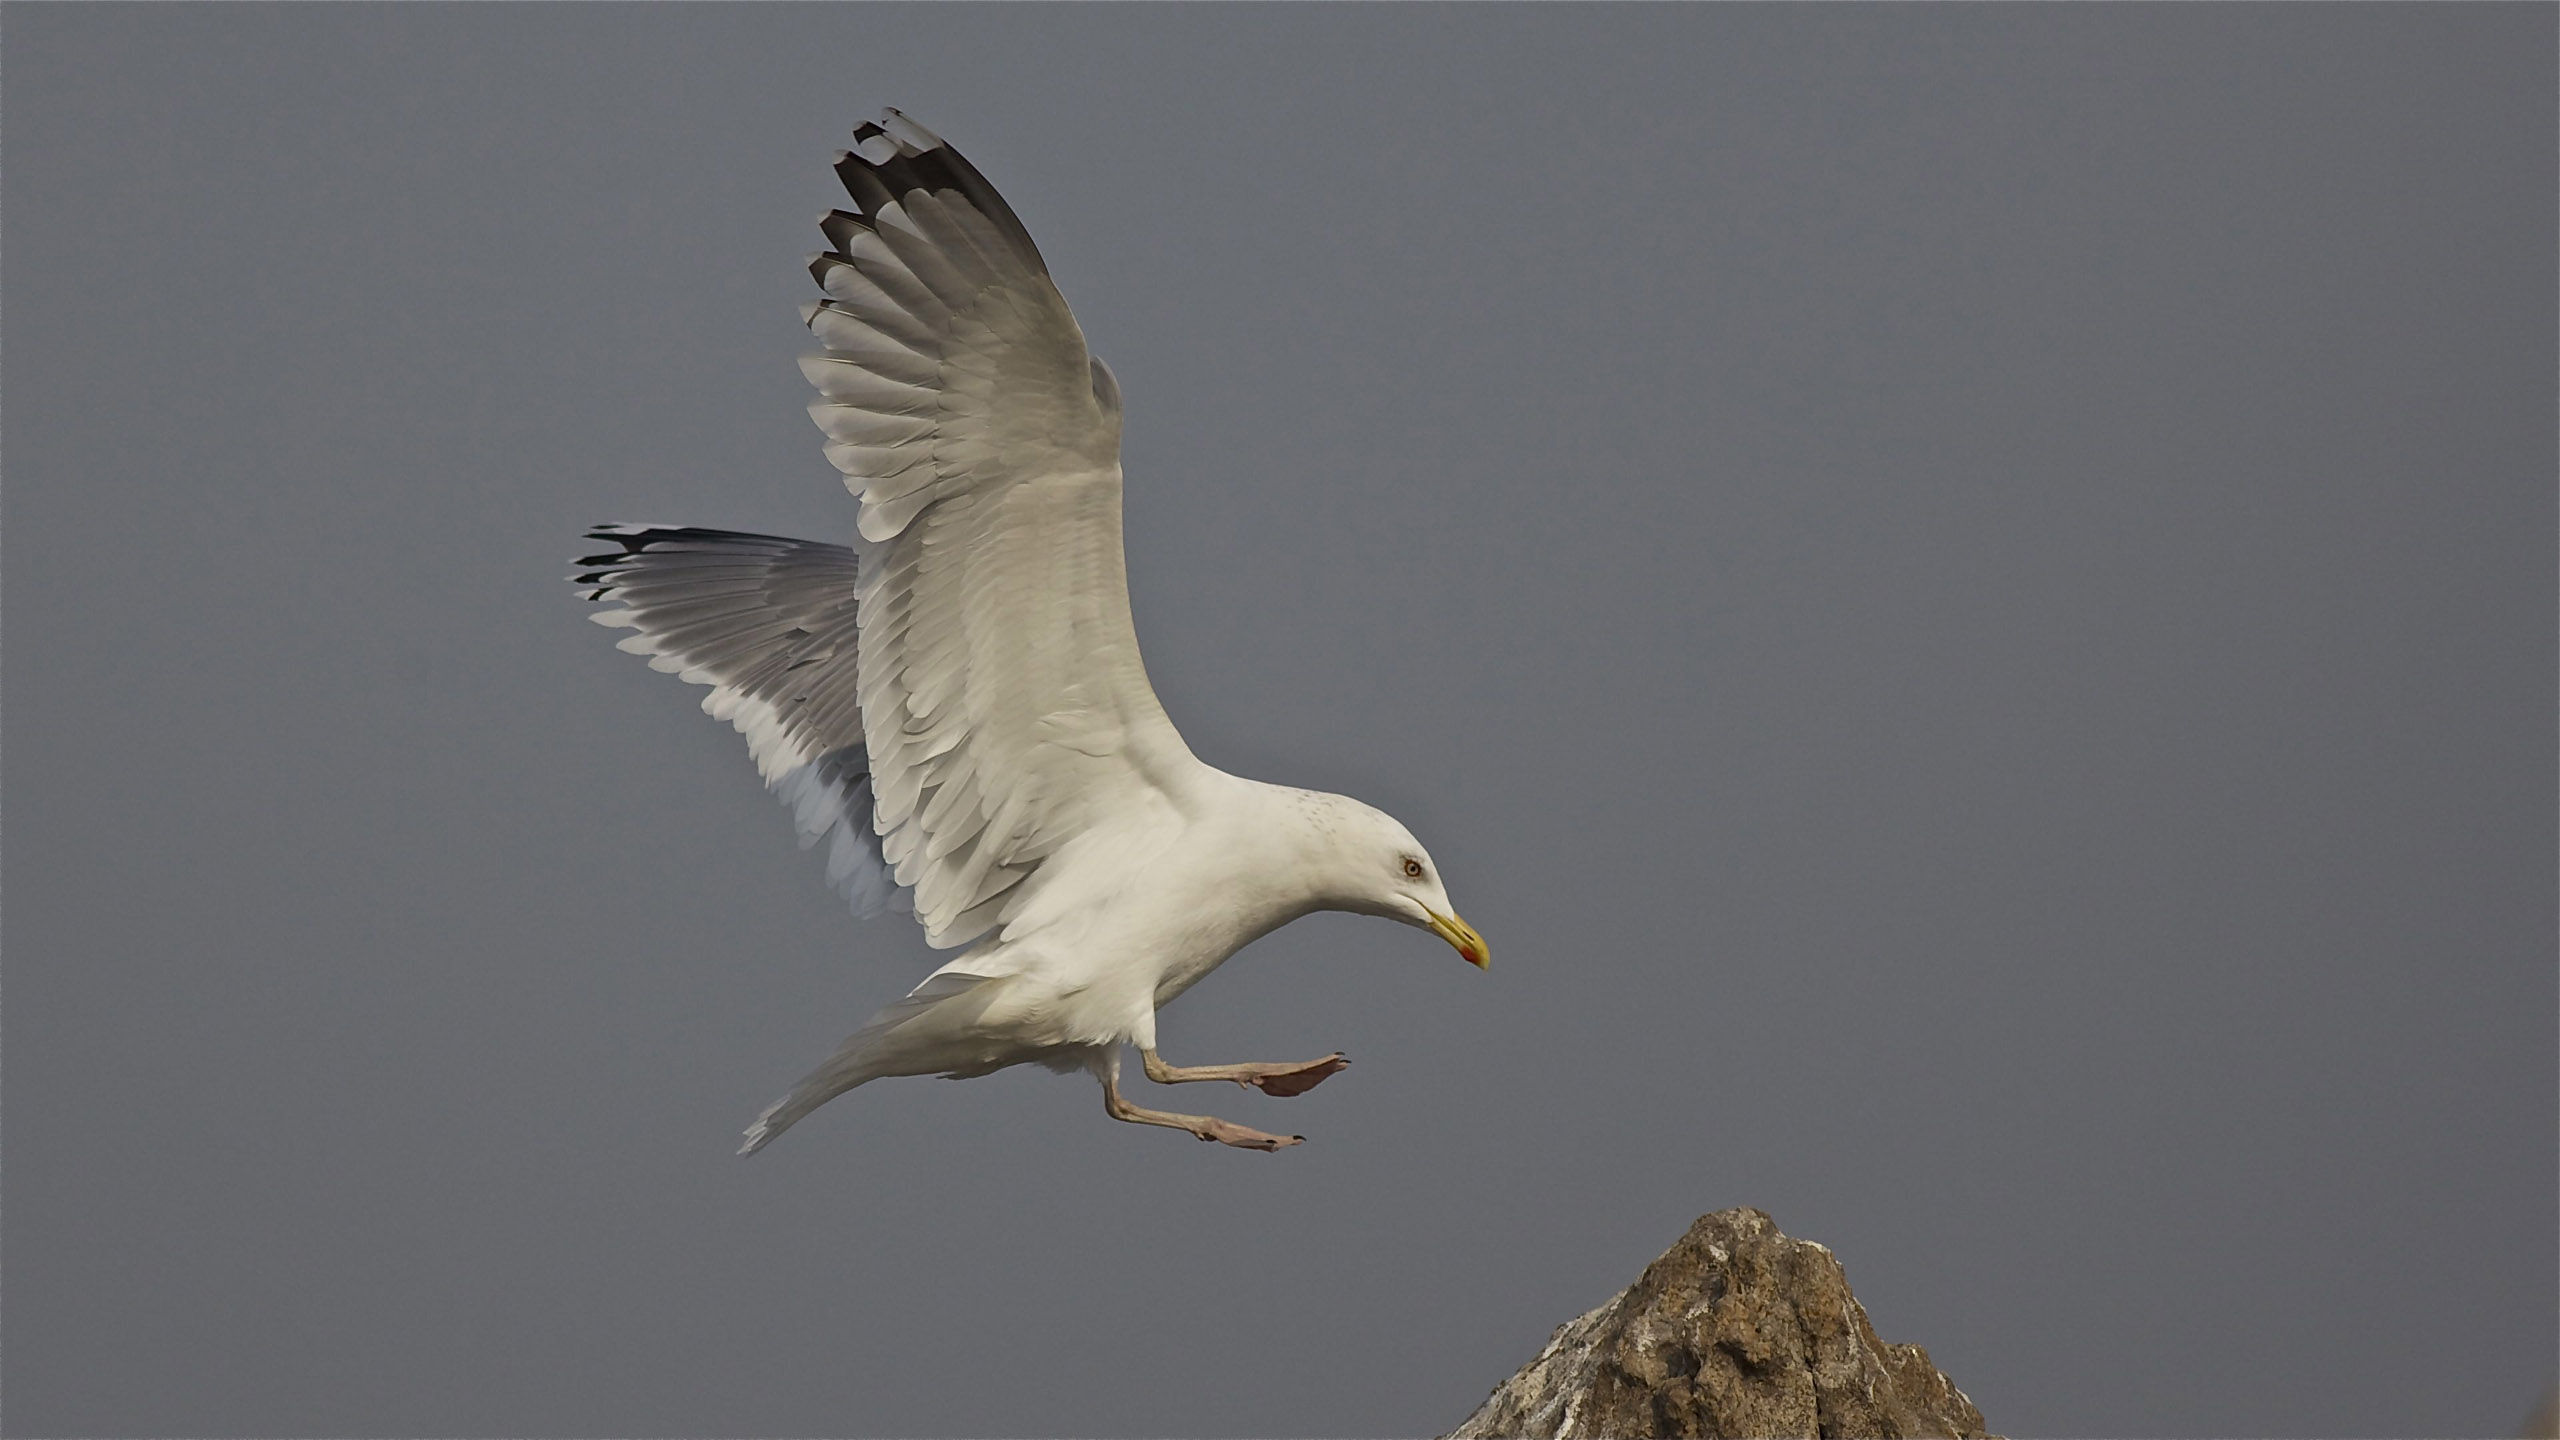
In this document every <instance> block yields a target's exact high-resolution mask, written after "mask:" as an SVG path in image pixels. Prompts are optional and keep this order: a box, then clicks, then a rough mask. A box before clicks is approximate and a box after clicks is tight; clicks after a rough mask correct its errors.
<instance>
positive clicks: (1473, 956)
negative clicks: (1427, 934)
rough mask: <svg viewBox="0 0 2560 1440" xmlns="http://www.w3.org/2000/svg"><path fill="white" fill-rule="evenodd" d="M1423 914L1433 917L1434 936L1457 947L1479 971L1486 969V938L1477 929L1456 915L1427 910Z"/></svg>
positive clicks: (1432, 930)
mask: <svg viewBox="0 0 2560 1440" xmlns="http://www.w3.org/2000/svg"><path fill="white" fill-rule="evenodd" d="M1423 913H1424V914H1426V915H1429V916H1430V917H1431V933H1432V934H1434V935H1437V936H1439V937H1440V938H1441V939H1443V940H1446V941H1448V942H1449V943H1450V944H1452V945H1455V946H1457V947H1458V954H1459V955H1461V956H1463V957H1464V958H1465V959H1466V962H1467V963H1468V964H1470V965H1473V966H1474V967H1476V968H1477V969H1479V970H1481V969H1483V968H1484V962H1485V959H1486V956H1485V949H1484V937H1483V936H1481V935H1479V934H1477V933H1476V927H1474V926H1473V925H1470V924H1468V923H1467V922H1466V921H1464V920H1461V919H1459V918H1458V917H1457V916H1455V915H1443V914H1441V913H1440V912H1438V911H1436V910H1426V911H1424V912H1423Z"/></svg>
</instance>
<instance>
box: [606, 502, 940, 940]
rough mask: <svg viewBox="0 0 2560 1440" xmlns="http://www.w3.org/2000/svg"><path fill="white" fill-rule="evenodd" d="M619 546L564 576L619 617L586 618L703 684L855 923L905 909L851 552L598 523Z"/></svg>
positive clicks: (710, 706) (624, 644)
mask: <svg viewBox="0 0 2560 1440" xmlns="http://www.w3.org/2000/svg"><path fill="white" fill-rule="evenodd" d="M587 538H588V539H590V540H600V541H603V542H605V543H607V544H610V545H612V546H614V547H615V548H614V549H613V550H611V551H608V552H606V553H604V554H599V555H589V556H587V557H586V558H585V559H582V560H580V561H579V562H578V573H577V574H575V575H573V576H571V577H569V578H570V579H571V580H572V581H574V582H575V583H577V584H579V585H582V586H585V587H586V594H587V598H588V599H590V600H598V601H603V602H606V603H608V604H610V605H611V606H612V607H613V608H611V609H609V610H599V611H597V612H595V613H594V614H593V615H592V616H590V617H589V618H590V619H592V620H594V621H595V622H596V623H598V624H600V625H610V626H616V627H620V628H624V629H629V630H632V631H635V632H637V633H635V634H632V635H629V636H626V637H624V638H623V640H622V641H621V648H623V649H625V650H628V651H631V652H633V653H634V654H639V655H646V656H648V657H649V664H650V666H651V667H652V668H654V669H658V670H665V671H669V672H672V673H673V674H675V675H676V676H677V677H678V678H680V679H682V680H684V681H686V682H688V683H690V684H695V685H708V686H710V687H711V693H710V694H708V695H706V696H704V697H703V698H702V708H703V709H704V710H706V711H708V712H709V713H710V714H711V715H713V716H714V717H716V718H718V719H722V720H726V721H728V722H729V723H730V724H731V725H734V726H736V727H737V729H738V732H739V733H740V734H742V735H744V736H746V737H747V749H748V751H749V753H751V754H752V755H754V757H755V762H756V769H757V770H758V771H759V772H760V773H761V774H762V775H763V776H764V783H765V787H766V788H767V789H770V790H774V791H777V792H779V793H780V794H781V796H782V800H783V803H784V804H786V805H789V806H790V807H791V812H792V818H793V820H794V821H795V822H797V824H798V825H799V828H800V844H801V847H802V848H803V849H806V848H808V847H809V846H812V845H815V844H817V843H819V842H820V841H824V842H826V846H827V883H829V884H830V885H833V886H835V887H836V889H838V890H839V891H842V892H843V894H844V896H845V898H846V899H847V900H849V901H851V902H852V904H853V913H855V914H856V915H876V914H878V913H879V912H880V911H882V910H885V909H891V908H899V909H903V908H905V902H906V899H907V897H906V895H905V893H904V892H903V891H901V890H900V889H899V888H898V884H897V881H896V880H895V878H894V877H893V876H892V875H891V874H890V870H889V866H888V863H887V862H886V861H885V860H883V859H882V858H881V854H880V837H879V836H878V835H877V834H876V833H875V832H874V830H873V827H872V823H871V766H870V762H869V760H868V758H867V756H866V755H865V754H864V751H863V739H862V713H861V709H860V704H859V690H858V681H857V676H856V673H855V667H854V648H855V626H854V595H855V583H856V579H857V575H858V568H857V565H856V562H855V560H854V554H853V552H852V551H850V550H848V549H846V548H845V547H843V546H841V545H822V544H820V543H818V542H817V541H815V540H785V539H782V538H780V537H778V536H773V535H740V534H737V533H734V532H732V531H727V530H701V529H696V528H693V527H690V526H672V525H604V526H599V527H597V528H596V529H594V530H591V531H589V532H588V533H587Z"/></svg>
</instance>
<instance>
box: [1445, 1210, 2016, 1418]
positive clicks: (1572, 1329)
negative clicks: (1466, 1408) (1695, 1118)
mask: <svg viewBox="0 0 2560 1440" xmlns="http://www.w3.org/2000/svg"><path fill="white" fill-rule="evenodd" d="M1657 1435H1659V1436H1669V1435H1684V1436H1687V1435H1694V1436H1746V1435H1748V1436H1763V1435H1768V1436H1776V1435H1805V1436H1817V1435H1818V1436H1824V1437H1830V1436H1881V1437H1892V1440H1900V1437H1903V1436H1918V1435H1940V1436H1953V1437H1958V1440H1976V1437H1987V1435H1988V1432H1987V1431H1986V1430H1985V1428H1984V1425H1983V1419H1982V1412H1981V1411H1979V1410H1976V1409H1975V1408H1973V1402H1972V1401H1970V1400H1968V1399H1966V1398H1965V1395H1964V1392H1963V1391H1961V1390H1958V1389H1957V1388H1956V1387H1955V1384H1954V1383H1953V1382H1952V1381H1950V1380H1948V1379H1947V1377H1946V1376H1944V1375H1941V1374H1939V1373H1938V1372H1937V1369H1936V1368H1935V1367H1934V1366H1932V1365H1931V1364H1930V1363H1929V1352H1927V1351H1925V1350H1923V1349H1921V1348H1920V1347H1919V1346H1917V1345H1887V1344H1885V1343H1884V1342H1882V1341H1880V1340H1878V1339H1877V1338H1876V1332H1875V1329H1874V1328H1873V1327H1872V1326H1870V1325H1869V1324H1868V1323H1867V1312H1866V1309H1865V1307H1863V1306H1861V1305H1860V1304H1859V1303H1858V1300H1857V1297H1856V1296H1854V1295H1851V1294H1850V1293H1849V1279H1848V1276H1847V1275H1846V1274H1844V1273H1843V1272H1842V1271H1841V1269H1840V1262H1839V1261H1838V1260H1837V1259H1834V1258H1833V1257H1832V1254H1831V1252H1830V1251H1829V1250H1826V1249H1824V1248H1823V1247H1822V1246H1820V1245H1816V1244H1814V1243H1813V1242H1812V1241H1810V1240H1791V1239H1789V1238H1787V1237H1786V1236H1785V1235H1782V1234H1780V1233H1779V1232H1778V1227H1777V1225H1776V1224H1775V1223H1774V1222H1772V1221H1771V1220H1770V1219H1769V1217H1768V1216H1767V1215H1764V1214H1762V1213H1761V1212H1759V1211H1757V1210H1719V1211H1717V1212H1716V1213H1714V1214H1712V1215H1704V1216H1700V1217H1699V1219H1698V1223H1697V1224H1695V1225H1692V1226H1690V1227H1689V1233H1688V1234H1686V1235H1683V1236H1681V1237H1680V1242H1679V1243H1678V1244H1676V1245H1674V1246H1672V1247H1671V1248H1670V1249H1669V1250H1667V1251H1664V1252H1663V1255H1662V1258H1660V1259H1658V1260H1656V1261H1654V1262H1653V1263H1652V1264H1651V1265H1648V1266H1646V1267H1645V1271H1644V1274H1642V1275H1640V1276H1638V1277H1636V1283H1635V1284H1633V1285H1630V1286H1628V1287H1627V1288H1626V1289H1625V1290H1624V1291H1622V1292H1620V1293H1619V1295H1618V1296H1617V1298H1615V1299H1613V1300H1611V1301H1610V1302H1609V1303H1607V1304H1605V1305H1603V1306H1601V1307H1600V1308H1599V1309H1597V1310H1594V1311H1592V1312H1591V1313H1590V1314H1588V1315H1585V1316H1583V1317H1582V1318H1581V1319H1579V1320H1574V1321H1571V1322H1569V1323H1567V1324H1564V1325H1560V1326H1558V1327H1556V1333H1555V1335H1554V1337H1553V1338H1552V1339H1550V1340H1548V1341H1547V1347H1546V1348H1545V1349H1544V1350H1541V1351H1539V1352H1538V1358H1536V1359H1535V1360H1532V1361H1530V1362H1529V1363H1528V1365H1527V1366H1525V1367H1524V1368H1522V1370H1521V1371H1520V1373H1519V1374H1517V1375H1514V1376H1512V1377H1511V1378H1510V1379H1508V1380H1505V1381H1503V1382H1502V1384H1500V1385H1499V1386H1496V1387H1495V1388H1494V1392H1493V1394H1492V1395H1491V1396H1490V1397H1488V1398H1487V1399H1486V1400H1485V1402H1484V1404H1482V1405H1481V1406H1478V1407H1477V1409H1476V1413H1474V1414H1473V1415H1470V1416H1468V1417H1467V1420H1466V1423H1465V1424H1463V1425H1460V1426H1459V1427H1458V1428H1457V1429H1456V1430H1455V1431H1454V1432H1452V1433H1451V1434H1450V1435H1449V1437H1448V1440H1517V1437H1537V1440H1550V1437H1553V1440H1565V1437H1586V1436H1587V1437H1601V1436H1606V1437H1612V1440H1617V1437H1630V1440H1631V1437H1638V1436H1657Z"/></svg>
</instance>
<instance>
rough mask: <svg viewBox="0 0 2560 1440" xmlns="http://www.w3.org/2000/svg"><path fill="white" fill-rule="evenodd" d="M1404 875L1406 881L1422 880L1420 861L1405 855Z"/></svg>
mask: <svg viewBox="0 0 2560 1440" xmlns="http://www.w3.org/2000/svg"><path fill="white" fill-rule="evenodd" d="M1404 874H1405V878H1406V879H1408V880H1419V879H1421V878H1422V862H1421V861H1419V860H1416V859H1414V858H1413V857H1412V856H1410V855H1407V856H1406V857H1404Z"/></svg>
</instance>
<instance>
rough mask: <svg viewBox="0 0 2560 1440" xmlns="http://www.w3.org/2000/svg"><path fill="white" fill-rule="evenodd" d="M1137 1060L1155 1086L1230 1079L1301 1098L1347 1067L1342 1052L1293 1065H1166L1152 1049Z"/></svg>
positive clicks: (1266, 1092) (1349, 1064)
mask: <svg viewBox="0 0 2560 1440" xmlns="http://www.w3.org/2000/svg"><path fill="white" fill-rule="evenodd" d="M1138 1058H1139V1059H1141V1060H1143V1061H1145V1062H1146V1065H1147V1078H1148V1079H1150V1080H1153V1081H1154V1082H1156V1083H1157V1084H1159V1085H1187V1084H1190V1083H1191V1082H1192V1081H1194V1080H1233V1081H1234V1082H1236V1083H1237V1084H1239V1085H1249V1086H1252V1087H1253V1088H1255V1089H1258V1090H1260V1091H1261V1092H1262V1093H1263V1094H1265V1095H1304V1094H1306V1093H1307V1092H1308V1091H1310V1090H1313V1089H1314V1088H1316V1087H1317V1086H1318V1085H1321V1084H1323V1083H1324V1082H1325V1080H1326V1078H1327V1077H1328V1076H1333V1075H1339V1074H1341V1073H1342V1072H1343V1071H1345V1070H1348V1069H1350V1068H1351V1062H1350V1061H1348V1060H1345V1059H1343V1058H1342V1052H1341V1051H1339V1050H1336V1051H1334V1052H1333V1053H1332V1054H1330V1055H1326V1056H1323V1057H1320V1058H1318V1059H1314V1060H1309V1061H1306V1062H1304V1063H1302V1064H1297V1065H1167V1064H1166V1063H1164V1057H1163V1056H1161V1055H1158V1054H1157V1053H1156V1052H1155V1051H1154V1050H1152V1049H1145V1048H1141V1049H1140V1050H1139V1051H1138Z"/></svg>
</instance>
